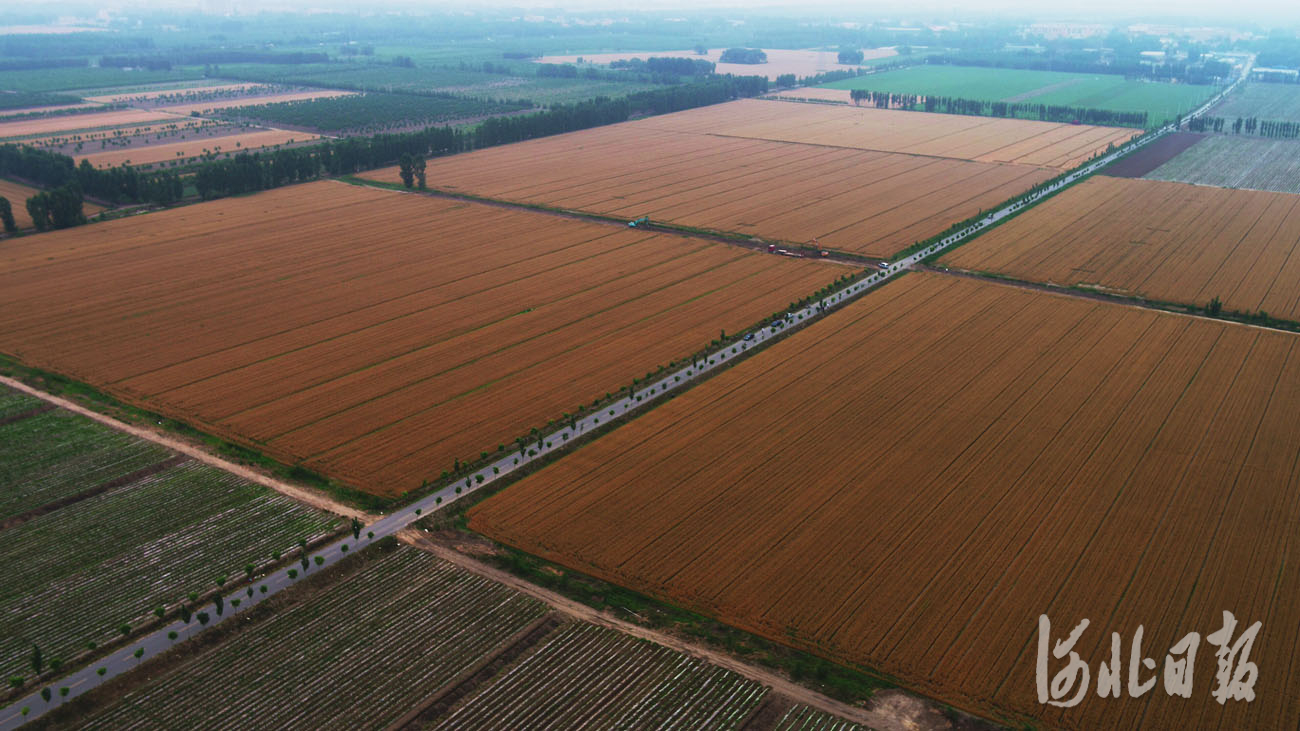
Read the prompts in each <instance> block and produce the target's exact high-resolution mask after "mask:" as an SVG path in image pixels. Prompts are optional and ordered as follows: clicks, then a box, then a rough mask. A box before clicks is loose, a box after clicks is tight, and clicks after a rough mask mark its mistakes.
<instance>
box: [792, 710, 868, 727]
mask: <svg viewBox="0 0 1300 731" xmlns="http://www.w3.org/2000/svg"><path fill="white" fill-rule="evenodd" d="M774 731H867V728H866V727H864V726H861V725H859V724H856V723H853V722H852V721H846V720H844V719H842V718H839V717H838V716H832V715H830V714H829V713H823V712H822V711H819V710H817V709H815V708H810V707H808V706H803V705H796V706H794V707H793V708H791V709H790V710H789V711H787V712H786V714H785V715H784V716H782V717H781V719H780V720H778V721H777V722H776V726H775V727H774Z"/></svg>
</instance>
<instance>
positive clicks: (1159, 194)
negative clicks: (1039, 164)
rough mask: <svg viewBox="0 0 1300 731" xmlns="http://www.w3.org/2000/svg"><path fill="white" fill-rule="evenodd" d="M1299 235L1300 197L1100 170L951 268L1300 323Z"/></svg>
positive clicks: (969, 250) (952, 261) (978, 242)
mask: <svg viewBox="0 0 1300 731" xmlns="http://www.w3.org/2000/svg"><path fill="white" fill-rule="evenodd" d="M1205 144H1208V141H1205V142H1201V143H1200V144H1198V145H1197V146H1195V147H1193V148H1191V149H1192V150H1193V151H1194V150H1197V149H1199V148H1200V146H1201V145H1205ZM1175 159H1177V158H1175ZM1298 239H1300V196H1295V195H1289V194H1285V193H1270V192H1264V191H1254V190H1226V189H1222V188H1211V187H1205V186H1196V185H1186V184H1183V183H1166V182H1160V181H1153V180H1133V179H1128V178H1109V177H1104V176H1098V177H1094V178H1092V179H1090V180H1087V181H1086V182H1084V183H1082V184H1081V185H1078V186H1076V187H1074V188H1071V189H1070V190H1067V191H1065V192H1064V193H1062V194H1060V195H1057V196H1055V197H1053V198H1051V199H1050V200H1048V201H1046V202H1044V203H1042V204H1040V205H1038V206H1036V207H1034V208H1033V209H1031V210H1029V211H1027V212H1025V213H1023V214H1021V215H1020V216H1017V217H1016V218H1015V219H1013V220H1011V221H1009V222H1007V223H1005V224H1003V225H1001V226H999V227H997V228H996V229H993V230H992V231H989V232H988V233H986V234H984V235H982V236H980V237H979V238H977V239H975V240H974V241H972V242H970V243H969V244H966V245H965V246H962V247H961V248H959V249H956V250H955V251H953V252H951V253H949V254H947V255H946V256H944V257H943V258H942V259H941V263H943V264H946V265H948V266H951V267H956V268H959V269H969V270H975V271H982V272H996V273H999V274H1005V275H1009V276H1012V277H1015V278H1018V279H1026V280H1031V281H1035V282H1050V283H1053V284H1058V285H1061V286H1082V287H1089V288H1095V289H1097V290H1098V291H1102V292H1109V293H1116V294H1123V295H1134V296H1139V297H1144V298H1147V299H1153V300H1157V301H1162V302H1179V303H1185V304H1191V305H1197V306H1205V305H1207V304H1208V303H1209V302H1210V300H1212V299H1214V298H1215V297H1217V298H1219V299H1220V300H1221V301H1222V303H1223V308H1224V309H1225V310H1229V311H1234V310H1235V311H1242V312H1250V313H1254V312H1258V311H1260V310H1262V311H1264V312H1267V313H1269V314H1270V315H1272V316H1274V317H1280V318H1284V319H1290V320H1300V288H1298V287H1300V251H1297V246H1298Z"/></svg>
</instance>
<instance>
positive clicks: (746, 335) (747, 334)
mask: <svg viewBox="0 0 1300 731" xmlns="http://www.w3.org/2000/svg"><path fill="white" fill-rule="evenodd" d="M745 339H746V340H753V339H754V333H745Z"/></svg>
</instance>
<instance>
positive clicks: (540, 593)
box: [397, 529, 912, 731]
mask: <svg viewBox="0 0 1300 731" xmlns="http://www.w3.org/2000/svg"><path fill="white" fill-rule="evenodd" d="M397 538H398V540H400V541H402V542H404V543H407V544H409V545H411V546H415V547H416V548H419V549H421V550H424V551H428V552H429V553H432V554H433V555H435V556H437V557H438V558H441V559H442V560H444V561H446V562H448V563H451V564H454V565H456V566H459V567H460V568H462V569H465V570H466V571H469V572H471V573H474V574H477V575H479V576H483V577H485V578H489V579H492V580H493V581H496V582H498V583H501V584H504V585H506V586H508V587H510V588H512V589H514V590H515V591H518V592H520V593H521V594H525V595H527V596H531V597H533V598H534V599H538V600H540V601H542V602H545V603H546V604H548V605H550V606H551V607H552V608H553V609H555V610H556V611H559V612H562V613H564V614H566V615H568V616H570V617H573V618H575V619H580V620H582V621H584V622H588V623H591V624H595V625H599V626H601V627H607V628H609V629H613V630H618V631H619V632H622V633H624V634H627V635H631V636H633V637H639V638H641V639H643V640H648V641H650V642H653V643H655V644H657V645H662V646H664V647H667V648H669V649H672V650H676V651H677V652H680V653H683V654H685V655H690V656H692V657H697V658H700V659H703V660H706V661H708V662H710V663H712V664H714V665H717V666H719V667H722V668H725V669H727V670H731V671H732V672H735V673H737V674H739V675H743V676H744V677H746V678H749V679H750V680H753V681H755V682H758V683H762V684H763V685H765V686H767V687H769V688H771V689H772V690H773V691H775V692H777V693H781V694H782V695H786V696H789V697H790V698H791V699H793V700H794V701H796V702H797V703H800V704H803V705H806V706H809V707H811V708H815V709H817V710H819V711H822V712H825V713H829V714H833V715H835V716H839V717H841V718H846V719H849V720H852V721H855V722H857V723H861V724H864V725H867V726H869V727H871V728H873V729H877V731H906V730H907V729H909V728H912V726H910V725H908V724H907V722H906V719H902V718H899V717H897V716H896V715H893V714H890V713H888V712H884V711H876V710H869V709H862V708H856V707H854V706H850V705H848V704H845V703H841V702H839V701H837V700H835V699H833V698H829V697H827V696H824V695H822V694H821V693H818V692H816V691H813V690H810V689H808V688H805V687H803V686H802V685H797V684H795V683H793V682H791V681H789V680H788V679H786V678H784V677H782V676H780V675H777V674H775V673H773V672H771V671H768V670H764V669H763V668H760V667H756V666H754V665H750V664H748V663H745V662H742V661H740V660H738V659H736V658H735V657H733V656H731V655H728V654H726V653H721V652H717V651H715V650H712V649H710V648H708V647H704V646H701V645H697V644H695V643H692V642H687V641H686V640H683V639H681V638H679V637H674V636H673V635H669V634H665V633H663V632H659V631H657V630H653V629H649V628H647V627H642V626H640V625H636V624H632V623H631V622H626V621H624V620H621V619H618V618H617V617H613V616H611V615H609V614H606V613H604V612H599V611H597V610H595V609H593V608H592V607H589V606H587V605H586V604H582V603H581V602H577V601H574V600H572V599H569V598H568V597H566V596H564V595H562V594H557V593H555V592H553V591H550V590H549V589H543V588H542V587H540V586H537V585H536V584H532V583H530V582H528V581H525V580H523V579H520V578H518V577H517V576H514V575H512V574H510V573H507V572H505V571H502V570H501V569H498V568H495V567H492V566H488V565H487V564H485V563H483V562H481V561H478V560H475V559H473V558H470V557H469V556H466V555H465V554H462V553H459V552H457V551H454V550H452V549H450V548H447V547H445V546H443V545H440V544H438V543H436V542H434V541H432V540H430V539H429V538H427V537H426V536H425V535H424V534H423V533H421V532H420V531H418V530H415V529H406V530H402V531H399V532H398V534H397Z"/></svg>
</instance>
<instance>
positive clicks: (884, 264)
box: [876, 261, 889, 269]
mask: <svg viewBox="0 0 1300 731" xmlns="http://www.w3.org/2000/svg"><path fill="white" fill-rule="evenodd" d="M876 266H878V267H880V268H881V269H888V268H889V262H887V261H882V262H880V263H879V264H877V265H876Z"/></svg>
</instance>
